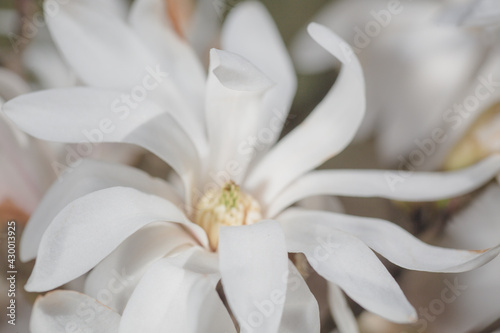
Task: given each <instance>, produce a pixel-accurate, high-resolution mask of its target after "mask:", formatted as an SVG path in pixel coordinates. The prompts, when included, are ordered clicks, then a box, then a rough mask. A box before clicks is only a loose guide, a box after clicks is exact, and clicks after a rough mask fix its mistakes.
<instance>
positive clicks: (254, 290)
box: [219, 220, 288, 333]
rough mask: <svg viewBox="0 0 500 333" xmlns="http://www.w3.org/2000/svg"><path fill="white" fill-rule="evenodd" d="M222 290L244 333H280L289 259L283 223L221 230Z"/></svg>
mask: <svg viewBox="0 0 500 333" xmlns="http://www.w3.org/2000/svg"><path fill="white" fill-rule="evenodd" d="M219 260H220V272H221V276H222V286H223V287H224V292H225V295H226V298H227V300H228V303H229V306H230V307H231V310H232V312H233V314H234V316H235V317H236V319H237V321H238V323H239V325H240V327H241V328H242V330H247V331H252V330H257V331H258V332H261V333H266V332H276V331H277V330H278V327H279V324H280V322H281V317H282V313H283V308H284V305H283V302H282V301H283V296H284V295H285V294H286V288H287V277H288V257H287V251H286V245H285V239H284V238H283V232H282V230H281V228H280V225H279V223H277V222H275V221H270V220H268V221H261V222H258V223H256V224H253V225H249V226H241V227H221V228H220V241H219Z"/></svg>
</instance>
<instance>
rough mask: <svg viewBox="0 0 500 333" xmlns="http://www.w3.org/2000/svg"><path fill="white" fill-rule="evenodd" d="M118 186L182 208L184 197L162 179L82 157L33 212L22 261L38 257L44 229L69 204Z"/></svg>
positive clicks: (26, 230)
mask: <svg viewBox="0 0 500 333" xmlns="http://www.w3.org/2000/svg"><path fill="white" fill-rule="evenodd" d="M115 186H126V187H132V188H135V189H137V190H139V191H143V192H147V193H150V194H154V195H157V196H160V197H162V198H164V199H166V200H168V201H170V202H172V203H173V204H174V205H176V206H178V207H182V200H181V198H180V197H179V195H178V194H177V193H176V191H175V189H173V188H172V187H171V186H170V185H169V184H168V183H167V182H165V181H162V180H161V179H158V178H152V177H150V176H149V175H148V174H147V173H145V172H143V171H141V170H139V169H136V168H132V167H129V166H124V165H120V164H111V163H106V162H99V161H94V160H82V162H81V163H80V165H79V166H78V167H75V168H74V169H73V168H72V169H69V170H67V171H66V172H65V173H64V174H62V175H61V176H60V178H59V181H56V182H55V183H54V184H53V185H52V187H51V188H50V189H49V190H48V191H47V193H46V194H45V196H44V197H43V199H42V201H41V202H40V204H39V205H38V207H37V209H36V210H35V211H34V213H33V214H32V216H31V218H30V221H29V223H28V225H27V226H26V229H24V232H23V237H22V238H21V248H20V255H21V260H23V261H28V260H32V259H34V258H35V257H36V254H37V251H38V246H39V245H40V240H41V239H42V236H43V234H44V232H45V230H46V229H47V227H48V226H49V224H50V223H51V222H52V221H53V220H54V218H55V217H56V216H57V214H58V213H59V212H60V211H61V210H62V209H63V208H64V207H66V206H67V205H68V204H69V203H71V202H72V201H74V200H76V199H78V198H80V197H83V196H85V195H87V194H90V193H92V192H95V191H98V190H102V189H105V188H110V187H115Z"/></svg>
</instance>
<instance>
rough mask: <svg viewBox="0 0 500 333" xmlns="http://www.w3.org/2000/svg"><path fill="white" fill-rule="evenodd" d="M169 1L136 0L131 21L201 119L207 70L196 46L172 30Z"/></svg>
mask: <svg viewBox="0 0 500 333" xmlns="http://www.w3.org/2000/svg"><path fill="white" fill-rule="evenodd" d="M167 5H168V2H167V1H163V0H138V1H135V2H134V3H133V5H132V8H131V11H130V23H131V25H132V27H133V28H134V30H135V31H136V32H137V34H138V36H139V37H140V38H141V40H142V41H143V42H144V43H145V44H146V45H147V47H148V48H149V49H150V50H151V51H152V53H154V55H155V56H156V57H157V58H158V60H159V63H160V64H161V65H160V66H161V67H162V68H163V69H164V70H165V71H166V72H168V73H169V75H171V76H172V78H173V80H174V82H175V83H176V85H177V86H178V87H179V89H180V91H181V92H182V94H183V95H184V98H185V100H186V101H187V102H188V103H190V105H192V109H193V110H192V111H193V112H195V113H196V114H197V117H198V121H200V122H201V123H202V122H203V96H204V94H205V77H206V74H205V70H204V68H203V66H202V64H201V62H200V61H199V60H198V57H197V56H196V53H195V52H194V50H193V49H192V48H191V47H190V45H189V44H187V43H186V41H184V40H182V39H181V38H179V36H178V35H177V33H176V32H175V31H174V30H173V28H172V26H171V22H169V21H168V15H167V10H168V9H167V8H166V7H167Z"/></svg>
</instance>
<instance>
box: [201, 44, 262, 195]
mask: <svg viewBox="0 0 500 333" xmlns="http://www.w3.org/2000/svg"><path fill="white" fill-rule="evenodd" d="M271 85H272V82H271V81H270V80H269V79H268V78H267V77H266V76H265V75H264V74H263V73H262V72H260V71H259V70H258V69H257V68H256V67H254V66H253V65H252V64H251V63H250V62H248V61H247V60H246V59H244V58H242V57H241V56H239V55H236V54H233V53H230V52H227V51H220V50H216V49H212V50H211V52H210V71H209V76H208V80H207V95H206V103H205V104H206V119H207V128H208V136H209V145H210V160H209V175H210V176H211V177H212V178H215V179H218V176H217V175H219V174H221V173H226V174H227V176H226V177H227V178H230V179H232V180H233V181H235V182H236V183H240V181H241V179H243V176H244V175H245V171H246V168H247V166H248V164H249V162H250V161H251V158H252V155H253V154H252V152H250V153H248V152H246V151H245V149H247V147H242V144H243V145H244V144H245V143H247V145H248V141H249V138H250V137H255V136H256V135H257V134H258V133H257V131H258V129H259V118H260V117H261V116H262V114H263V108H262V97H263V94H264V91H266V89H268V88H269V87H270V86H271ZM228 180H229V179H227V180H226V181H228ZM222 185H223V184H221V186H222Z"/></svg>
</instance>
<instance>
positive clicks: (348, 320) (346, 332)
mask: <svg viewBox="0 0 500 333" xmlns="http://www.w3.org/2000/svg"><path fill="white" fill-rule="evenodd" d="M328 301H329V303H330V312H331V313H332V316H333V319H334V320H335V323H336V324H337V328H338V330H339V333H359V328H358V323H357V322H356V317H355V316H354V313H352V310H351V308H350V307H349V304H348V303H347V300H346V298H345V296H344V293H343V292H342V289H340V288H339V286H337V285H336V284H335V283H332V282H329V283H328Z"/></svg>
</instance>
